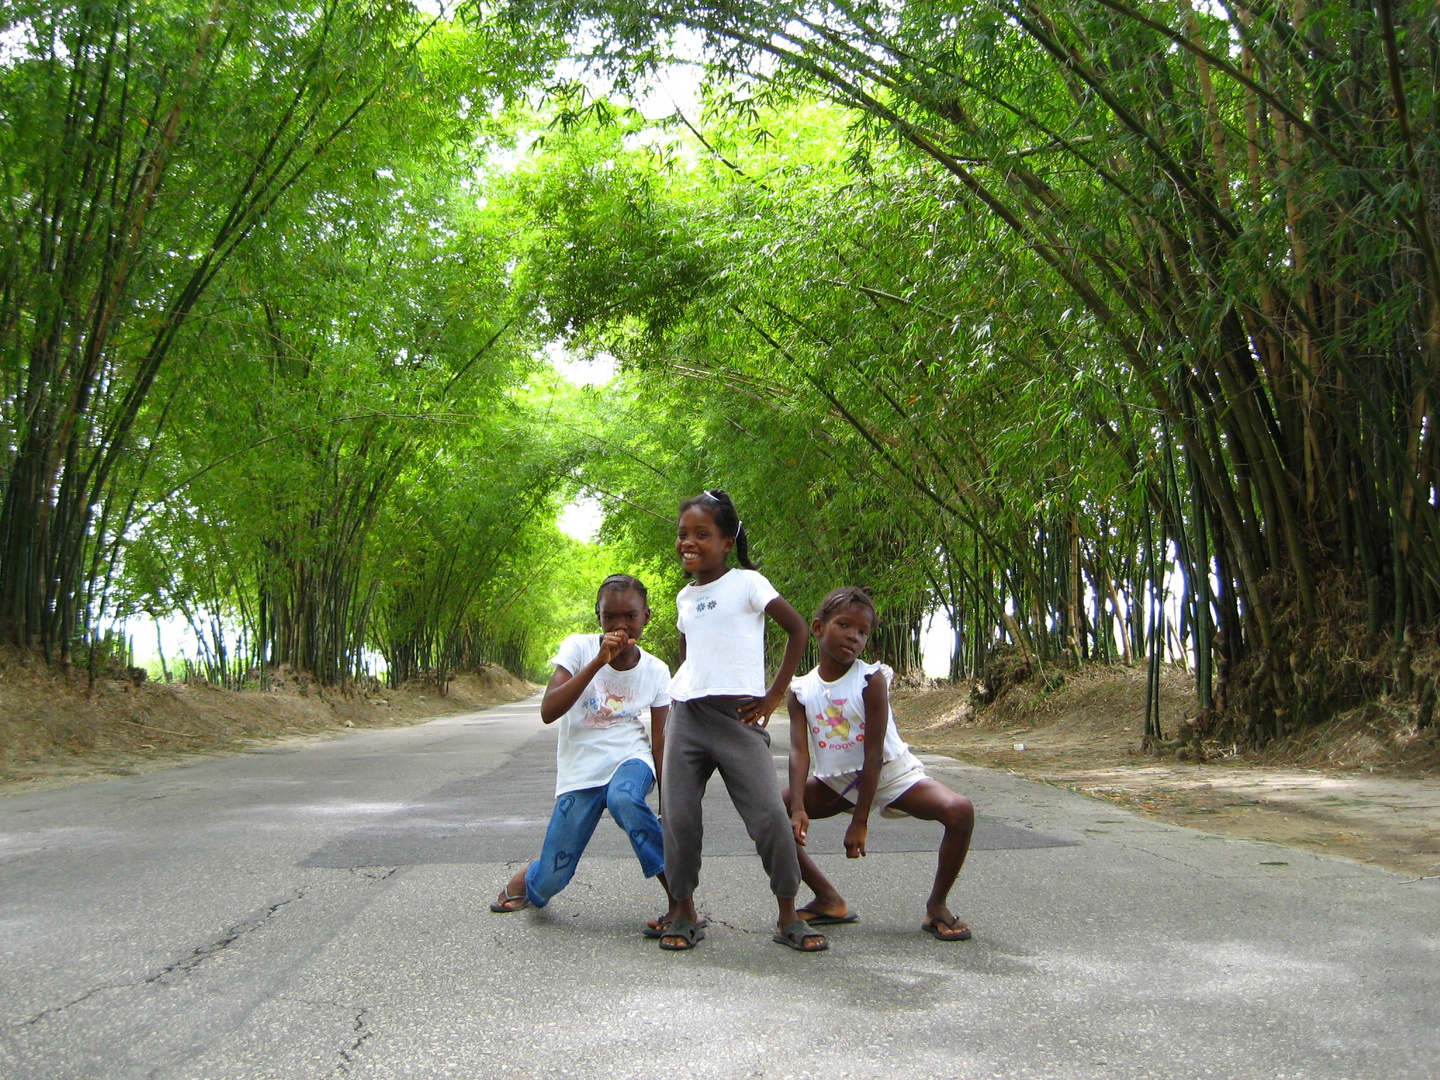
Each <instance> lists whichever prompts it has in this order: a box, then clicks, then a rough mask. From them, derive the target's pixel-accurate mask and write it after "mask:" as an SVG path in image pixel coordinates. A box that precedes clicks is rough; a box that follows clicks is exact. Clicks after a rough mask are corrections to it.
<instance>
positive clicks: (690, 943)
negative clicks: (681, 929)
mask: <svg viewBox="0 0 1440 1080" xmlns="http://www.w3.org/2000/svg"><path fill="white" fill-rule="evenodd" d="M660 937H661V938H667V937H678V938H679V939H680V940H681V941H683V942H685V944H684V945H666V944H665V942H664V941H663V940H662V941H661V942H660V947H661V948H662V949H664V950H665V951H666V952H689V951H690V950H691V949H693V948H694V947H695V946H696V945H699V944H700V942H702V941H704V940H705V931H704V930H697V931H696V932H695V936H694V937H693V938H688V937H686V936H685V935H684V934H661V935H660Z"/></svg>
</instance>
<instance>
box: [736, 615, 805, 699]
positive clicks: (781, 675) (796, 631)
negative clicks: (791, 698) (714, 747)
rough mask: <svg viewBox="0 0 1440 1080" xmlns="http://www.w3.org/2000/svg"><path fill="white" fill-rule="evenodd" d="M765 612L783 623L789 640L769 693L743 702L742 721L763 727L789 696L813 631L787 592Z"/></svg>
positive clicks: (781, 626)
mask: <svg viewBox="0 0 1440 1080" xmlns="http://www.w3.org/2000/svg"><path fill="white" fill-rule="evenodd" d="M765 614H767V615H769V616H770V617H771V618H772V619H774V620H775V621H776V622H777V623H779V624H780V629H782V630H784V631H785V633H786V634H787V635H788V640H787V641H786V642H785V658H784V659H783V660H781V661H780V670H779V671H777V672H775V681H774V682H772V683H771V684H770V689H769V690H767V691H766V692H765V696H764V697H762V698H757V699H756V700H755V701H747V702H746V703H745V704H744V705H741V706H740V720H741V722H742V723H745V724H759V725H760V726H761V727H764V726H765V724H766V723H767V722H769V720H770V714H771V713H773V712H774V711H775V710H776V709H777V708H779V707H780V702H782V701H784V700H785V695H786V693H787V692H789V690H790V680H791V679H793V678H794V677H795V669H796V668H797V667H799V666H800V657H801V656H803V655H804V653H805V641H806V639H807V638H808V637H809V635H810V628H809V627H808V626H806V625H805V619H804V618H803V617H802V616H801V614H800V613H799V612H798V611H796V610H795V609H794V608H793V607H791V606H790V602H789V601H788V600H786V599H785V598H784V597H783V596H777V597H775V599H774V600H771V601H770V603H768V604H766V605H765Z"/></svg>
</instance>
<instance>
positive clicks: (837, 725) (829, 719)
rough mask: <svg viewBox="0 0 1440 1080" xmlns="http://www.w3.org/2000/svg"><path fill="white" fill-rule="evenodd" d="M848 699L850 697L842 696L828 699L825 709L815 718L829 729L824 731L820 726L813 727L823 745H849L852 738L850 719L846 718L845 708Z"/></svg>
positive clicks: (838, 747) (836, 746)
mask: <svg viewBox="0 0 1440 1080" xmlns="http://www.w3.org/2000/svg"><path fill="white" fill-rule="evenodd" d="M848 700H850V699H849V698H840V699H839V700H838V701H827V702H826V703H825V710H824V711H823V712H822V713H821V714H820V715H819V716H817V717H816V718H815V719H816V720H818V721H819V722H820V723H821V724H822V725H823V726H824V727H825V728H826V729H827V730H826V731H824V732H822V731H821V730H820V728H818V727H816V728H812V729H811V730H812V731H814V733H815V734H816V735H817V736H818V737H819V742H820V745H821V746H822V747H832V746H833V747H835V748H836V749H844V748H845V746H847V745H849V744H848V742H847V740H848V739H849V738H850V721H849V720H847V719H845V709H844V706H845V702H846V701H848Z"/></svg>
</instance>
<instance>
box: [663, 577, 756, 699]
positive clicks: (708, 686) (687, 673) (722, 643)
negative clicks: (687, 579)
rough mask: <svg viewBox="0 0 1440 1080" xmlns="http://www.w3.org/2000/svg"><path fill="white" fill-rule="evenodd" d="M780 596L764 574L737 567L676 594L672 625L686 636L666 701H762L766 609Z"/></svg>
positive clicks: (686, 587)
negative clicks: (736, 698)
mask: <svg viewBox="0 0 1440 1080" xmlns="http://www.w3.org/2000/svg"><path fill="white" fill-rule="evenodd" d="M779 595H780V594H779V592H777V591H776V589H775V586H774V585H771V584H770V582H769V581H768V580H767V579H766V577H765V575H764V574H762V573H760V572H759V571H757V570H742V569H740V568H738V567H736V568H732V569H730V570H727V571H726V572H725V573H724V574H721V575H720V576H719V577H718V578H716V579H715V580H714V581H712V582H710V584H708V585H697V584H695V583H694V582H693V581H692V582H691V583H690V584H689V585H686V586H685V588H683V589H681V590H680V595H679V596H678V597H676V599H675V606H676V608H677V609H678V610H679V617H678V618H677V619H676V620H675V625H676V626H678V627H680V632H681V633H682V634H684V635H685V662H684V663H683V664H681V665H680V670H679V671H677V672H676V673H675V678H673V679H671V680H670V696H671V697H672V698H674V699H675V700H676V701H690V700H691V699H693V698H702V697H713V696H731V695H747V696H749V697H764V696H765V691H766V689H767V687H766V686H765V605H766V604H768V603H770V601H771V600H774V599H775V598H776V597H777V596H779Z"/></svg>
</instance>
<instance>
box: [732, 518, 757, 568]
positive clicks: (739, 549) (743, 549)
mask: <svg viewBox="0 0 1440 1080" xmlns="http://www.w3.org/2000/svg"><path fill="white" fill-rule="evenodd" d="M735 558H736V559H737V560H738V561H739V563H740V565H741V566H743V567H744V568H745V569H746V570H754V569H755V564H754V563H752V562H751V561H750V538H749V537H747V536H746V535H745V523H744V522H743V521H741V520H740V519H739V516H738V515H737V516H736V519H735Z"/></svg>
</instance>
